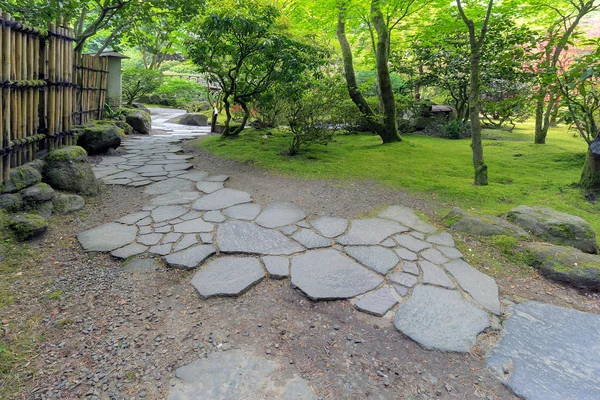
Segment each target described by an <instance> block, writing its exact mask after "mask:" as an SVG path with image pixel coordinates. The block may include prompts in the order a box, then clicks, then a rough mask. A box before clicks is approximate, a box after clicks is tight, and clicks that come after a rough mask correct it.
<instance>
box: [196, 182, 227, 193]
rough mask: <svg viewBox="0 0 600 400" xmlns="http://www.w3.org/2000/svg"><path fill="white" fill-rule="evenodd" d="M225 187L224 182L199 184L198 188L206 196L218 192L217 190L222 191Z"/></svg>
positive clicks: (197, 184)
mask: <svg viewBox="0 0 600 400" xmlns="http://www.w3.org/2000/svg"><path fill="white" fill-rule="evenodd" d="M224 187H225V185H224V184H223V182H205V181H201V182H197V183H196V188H197V189H198V190H199V191H201V192H203V193H206V194H209V193H213V192H216V191H217V190H221V189H223V188H224Z"/></svg>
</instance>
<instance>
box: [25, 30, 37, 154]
mask: <svg viewBox="0 0 600 400" xmlns="http://www.w3.org/2000/svg"><path fill="white" fill-rule="evenodd" d="M27 39H28V40H27V42H28V43H27V51H28V53H27V54H28V56H27V64H28V67H27V80H29V81H33V76H34V70H35V67H34V63H33V50H34V45H33V42H34V40H35V37H34V35H33V31H32V34H30V35H28V38H27ZM36 92H37V89H36V88H35V87H33V86H31V87H30V88H29V106H28V107H27V108H28V109H29V120H28V122H27V125H28V126H29V128H28V129H29V130H28V136H34V135H35V134H36V132H35V124H34V120H35V117H36V115H37V110H36V108H35V101H34V97H36V96H35V94H36ZM33 157H34V152H33V142H32V141H30V142H29V143H28V144H27V161H33Z"/></svg>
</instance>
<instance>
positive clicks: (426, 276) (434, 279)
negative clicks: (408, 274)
mask: <svg viewBox="0 0 600 400" xmlns="http://www.w3.org/2000/svg"><path fill="white" fill-rule="evenodd" d="M419 266H420V267H421V270H423V283H427V284H430V285H436V286H442V287H445V288H447V289H454V288H455V287H456V286H455V285H454V283H452V281H451V280H450V278H449V277H448V275H446V272H445V271H444V270H443V269H442V268H440V267H438V266H437V265H434V264H432V263H430V262H429V261H419Z"/></svg>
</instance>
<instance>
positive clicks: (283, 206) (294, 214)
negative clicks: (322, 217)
mask: <svg viewBox="0 0 600 400" xmlns="http://www.w3.org/2000/svg"><path fill="white" fill-rule="evenodd" d="M304 218H306V213H305V212H304V210H302V209H301V208H299V207H297V206H296V205H295V204H292V203H285V202H273V203H269V204H267V206H266V207H265V209H264V210H263V211H262V212H261V213H260V215H259V216H258V217H257V218H256V223H257V224H258V225H260V226H262V227H265V228H279V227H280V226H285V225H289V224H293V223H295V222H298V221H300V220H302V219H304Z"/></svg>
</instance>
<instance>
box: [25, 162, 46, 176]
mask: <svg viewBox="0 0 600 400" xmlns="http://www.w3.org/2000/svg"><path fill="white" fill-rule="evenodd" d="M25 165H27V166H29V167H32V168H35V169H36V170H37V172H39V173H40V174H42V173H43V172H44V165H46V164H45V163H44V160H41V159H39V158H38V159H37V160H33V161H29V162H28V163H27V164H25Z"/></svg>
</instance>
